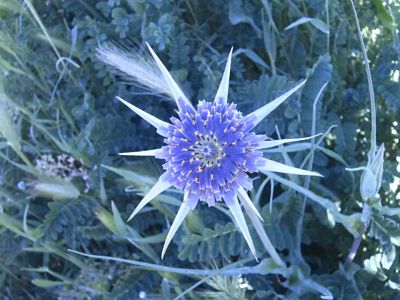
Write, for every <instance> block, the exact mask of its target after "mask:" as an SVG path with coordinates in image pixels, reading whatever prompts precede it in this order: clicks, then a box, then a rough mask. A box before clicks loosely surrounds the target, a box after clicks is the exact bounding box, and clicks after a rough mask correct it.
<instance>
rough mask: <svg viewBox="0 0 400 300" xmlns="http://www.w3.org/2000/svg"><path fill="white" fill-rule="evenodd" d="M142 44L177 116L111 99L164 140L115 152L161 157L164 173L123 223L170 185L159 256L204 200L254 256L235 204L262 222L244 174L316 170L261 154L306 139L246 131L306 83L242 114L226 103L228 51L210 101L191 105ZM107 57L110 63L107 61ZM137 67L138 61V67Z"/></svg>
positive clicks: (109, 53) (105, 54)
mask: <svg viewBox="0 0 400 300" xmlns="http://www.w3.org/2000/svg"><path fill="white" fill-rule="evenodd" d="M147 46H148V48H149V50H150V53H151V55H152V56H153V58H154V61H155V64H156V65H157V67H158V68H159V71H160V73H161V74H162V79H163V80H164V82H165V83H164V84H163V86H167V87H168V88H159V89H158V91H160V90H161V91H165V94H167V95H170V96H171V97H172V98H173V99H174V100H175V102H176V104H177V106H178V117H172V118H171V119H170V120H171V123H167V122H164V121H162V120H160V119H158V118H156V117H154V116H152V115H150V114H148V113H146V112H145V111H143V110H141V109H140V108H138V107H136V106H134V105H133V104H131V103H128V102H127V101H125V100H123V99H121V98H120V97H117V98H118V99H119V100H120V101H121V102H122V103H124V104H125V105H126V106H128V107H129V108H130V109H131V110H133V111H134V112H135V113H137V114H138V115H139V116H141V117H142V118H143V119H145V120H146V121H147V122H149V123H150V124H151V125H153V126H154V127H155V128H156V129H157V133H158V134H159V135H161V136H162V137H164V142H165V146H163V147H162V148H160V149H152V150H146V151H139V152H128V153H120V154H121V155H132V156H153V157H155V158H158V159H162V160H165V163H164V164H163V168H164V170H165V172H164V173H163V174H162V175H161V176H160V178H159V180H158V182H157V183H156V184H155V185H154V186H153V187H152V188H151V189H150V190H149V192H148V193H147V194H146V195H145V197H144V198H143V199H142V200H141V202H140V203H139V205H138V206H137V207H136V209H135V210H134V211H133V213H132V214H131V216H130V217H129V219H128V221H129V220H131V219H132V218H133V217H134V216H135V215H136V214H137V213H138V212H139V211H140V210H141V209H142V208H143V207H144V206H145V205H147V204H148V203H149V202H150V201H151V200H152V199H153V198H155V197H156V196H157V195H159V194H160V193H162V192H164V191H165V190H167V189H168V188H170V187H175V188H177V189H179V190H181V191H183V193H184V198H183V202H182V204H181V206H180V208H179V211H178V213H177V215H176V217H175V220H174V221H173V223H172V225H171V228H170V229H169V232H168V234H167V237H166V240H165V243H164V247H163V250H162V255H161V257H163V256H164V254H165V251H166V249H167V247H168V245H169V243H170V242H171V240H172V238H173V236H174V235H175V233H176V231H177V230H178V228H179V227H180V225H181V224H182V222H183V220H184V219H185V217H186V215H187V214H188V213H189V212H190V210H191V209H194V208H195V207H196V205H197V204H198V202H199V201H201V202H206V203H207V204H208V205H209V206H213V205H214V204H215V203H216V202H221V201H223V202H225V204H226V205H227V207H228V208H229V210H230V212H231V214H232V216H233V218H234V220H235V222H236V225H237V226H238V228H239V229H240V231H241V232H242V233H243V235H244V238H245V240H246V242H247V244H248V246H249V248H250V250H251V252H252V253H253V254H254V256H255V255H256V254H255V248H254V244H253V241H252V238H251V236H250V233H249V229H248V227H247V224H246V221H245V218H244V215H243V212H242V210H241V205H240V203H239V201H240V202H241V203H242V204H243V205H244V206H245V208H246V210H251V215H253V216H254V215H255V216H257V217H259V218H260V219H261V220H262V218H261V216H260V214H259V213H258V211H257V209H256V207H255V206H254V204H253V203H252V201H251V199H250V197H249V196H248V195H247V191H248V190H251V189H252V181H251V179H250V177H249V174H250V173H255V172H258V171H259V170H264V171H271V172H281V173H289V174H297V175H313V176H320V174H318V173H316V172H311V171H307V170H302V169H298V168H295V167H291V166H287V165H284V164H281V163H278V162H275V161H272V160H269V159H267V158H264V157H263V153H262V149H265V148H270V147H275V146H278V145H282V144H285V143H288V142H295V141H299V140H305V139H307V138H299V139H286V140H285V139H283V140H277V141H266V136H265V135H259V134H255V133H254V132H253V131H252V130H253V129H254V128H255V127H256V126H257V125H258V124H259V123H260V122H261V121H262V120H263V119H264V118H265V117H266V116H267V115H268V114H270V113H271V112H272V111H273V110H274V109H275V108H277V107H278V106H279V105H280V104H281V103H283V102H284V101H285V100H286V99H287V98H288V97H289V96H290V95H292V94H293V93H295V92H296V91H297V90H299V89H300V88H301V87H302V86H303V85H304V83H305V82H306V81H305V80H304V81H302V82H301V83H300V84H298V85H297V86H295V87H294V88H292V89H291V90H289V91H288V92H286V93H284V94H283V95H281V96H280V97H278V98H276V99H275V100H273V101H271V102H270V103H268V104H266V105H265V106H263V107H261V108H259V109H257V110H256V111H254V112H252V113H250V114H248V115H243V114H242V113H241V112H239V111H238V110H237V108H236V105H235V104H232V103H228V102H227V100H228V89H229V75H230V67H231V59H232V50H231V52H230V53H229V56H228V59H227V63H226V67H225V71H224V73H223V76H222V80H221V83H220V85H219V88H218V91H217V94H216V96H215V99H214V101H212V102H206V101H200V102H199V103H198V105H197V107H194V106H193V105H192V104H191V102H190V101H189V100H188V99H187V97H186V96H185V94H184V93H183V92H182V90H181V89H180V88H179V86H178V85H177V83H176V82H175V81H174V79H173V78H172V76H171V74H170V73H169V72H168V71H167V69H166V68H165V66H164V65H163V64H162V62H161V61H160V59H159V58H158V57H157V55H156V54H155V52H154V51H153V50H152V48H151V47H150V46H149V45H147ZM109 49H110V48H103V49H100V50H99V53H100V58H101V59H102V60H103V61H105V62H107V63H109V64H110V63H111V64H112V65H114V67H117V68H120V69H121V70H124V69H126V67H124V66H123V65H121V64H120V62H121V61H123V59H122V60H121V59H120V58H118V56H116V54H115V53H114V52H113V50H112V49H113V48H112V49H111V50H109ZM116 57H117V58H118V59H117V58H116ZM113 61H114V62H116V63H114V64H113ZM143 62H145V63H143ZM130 63H131V64H132V63H133V62H130ZM140 65H143V68H141V66H140ZM145 67H146V68H149V69H150V70H151V74H152V75H151V74H150V75H149V76H155V75H154V74H156V72H155V71H154V67H152V66H151V65H150V63H149V62H148V61H147V60H144V59H141V60H140V61H139V62H138V64H137V65H135V69H140V70H141V71H140V73H141V74H143V73H145V72H146V69H144V68H145ZM128 75H131V76H133V77H134V78H135V80H137V81H139V82H141V83H142V84H144V85H146V86H147V87H149V88H152V86H151V84H150V83H148V82H149V79H148V77H149V76H145V77H146V78H145V79H143V80H141V78H140V77H139V76H137V75H134V74H133V75H132V74H128ZM157 81H160V80H159V79H158V80H157ZM311 138H312V137H311ZM249 215H250V214H249Z"/></svg>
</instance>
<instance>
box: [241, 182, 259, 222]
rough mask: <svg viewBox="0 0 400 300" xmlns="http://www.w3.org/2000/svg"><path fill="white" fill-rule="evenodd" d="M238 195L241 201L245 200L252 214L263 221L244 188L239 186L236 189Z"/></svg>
mask: <svg viewBox="0 0 400 300" xmlns="http://www.w3.org/2000/svg"><path fill="white" fill-rule="evenodd" d="M238 196H239V199H240V200H241V201H243V202H246V203H247V205H248V207H249V208H250V209H251V210H252V211H253V212H254V214H255V215H256V216H257V217H258V218H259V219H260V220H261V221H262V222H264V219H263V217H262V216H261V214H260V212H259V211H258V210H257V208H256V207H255V206H254V203H253V201H251V199H250V197H249V195H247V192H246V191H245V190H244V188H242V187H241V188H239V189H238Z"/></svg>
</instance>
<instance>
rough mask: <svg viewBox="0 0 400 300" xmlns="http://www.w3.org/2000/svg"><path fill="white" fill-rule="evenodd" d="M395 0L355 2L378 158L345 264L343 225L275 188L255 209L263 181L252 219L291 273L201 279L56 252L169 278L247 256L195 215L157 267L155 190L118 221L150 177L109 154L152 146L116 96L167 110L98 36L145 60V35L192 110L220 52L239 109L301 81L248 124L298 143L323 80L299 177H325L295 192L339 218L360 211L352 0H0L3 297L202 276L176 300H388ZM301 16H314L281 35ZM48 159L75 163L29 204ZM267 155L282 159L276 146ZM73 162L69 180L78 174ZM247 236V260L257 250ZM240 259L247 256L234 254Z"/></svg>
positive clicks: (159, 230) (159, 237)
mask: <svg viewBox="0 0 400 300" xmlns="http://www.w3.org/2000/svg"><path fill="white" fill-rule="evenodd" d="M396 2H397V1H384V0H358V1H356V3H355V4H356V7H357V9H358V15H359V18H360V24H361V26H362V30H363V37H364V39H365V41H366V44H367V48H368V54H369V58H370V63H371V68H372V75H373V80H374V87H375V92H376V98H377V106H378V119H377V127H378V144H380V143H385V148H386V153H385V173H384V180H383V184H382V188H381V190H380V199H378V200H377V204H376V206H374V208H373V213H372V220H371V225H370V227H369V228H368V230H367V233H366V234H365V236H364V238H363V240H362V243H361V247H360V249H359V251H358V253H357V256H356V258H355V261H354V263H353V264H351V265H350V266H346V267H344V266H343V262H344V260H345V258H346V256H347V254H348V251H349V249H350V247H351V244H352V242H353V236H352V235H351V234H350V233H349V232H348V230H346V229H345V227H344V226H342V225H341V224H336V225H334V224H333V222H332V220H331V218H329V214H327V213H326V210H325V209H323V208H321V206H318V205H317V204H315V203H312V202H311V201H307V202H306V203H307V205H306V207H305V209H304V206H303V205H304V203H305V202H304V201H305V198H304V197H303V196H302V195H300V194H297V193H295V192H293V191H291V190H290V189H288V188H286V187H284V186H280V185H279V184H275V189H274V196H275V198H274V200H273V205H272V211H270V208H269V204H270V203H269V197H270V196H269V193H270V184H269V183H268V184H267V185H266V186H265V187H264V186H263V184H262V183H263V182H264V180H265V177H263V176H261V175H260V176H258V177H255V181H254V183H255V190H254V193H253V194H252V197H253V199H254V201H255V202H256V204H257V205H258V206H259V208H260V209H262V215H263V216H264V219H265V223H264V225H265V229H266V231H267V233H268V234H269V235H270V238H271V240H272V242H273V244H274V245H275V247H276V248H277V249H278V250H279V253H280V254H281V256H282V257H283V258H284V259H285V261H287V262H288V263H289V264H290V265H291V266H292V267H293V270H298V271H297V273H295V272H293V273H291V275H290V276H289V278H284V277H282V276H278V275H263V274H262V272H261V271H260V272H258V274H252V275H243V276H230V277H223V276H217V277H211V278H210V277H204V276H183V275H178V274H174V273H166V272H161V271H160V270H157V269H156V270H143V269H140V268H137V267H134V266H130V265H126V264H121V263H115V262H105V261H98V260H94V259H89V258H84V257H81V256H77V255H75V254H72V253H69V252H68V251H67V249H69V248H70V249H76V250H81V251H83V252H88V253H97V254H103V255H109V256H114V257H121V258H127V259H134V260H138V261H147V262H152V263H155V264H163V265H168V266H173V267H181V268H185V269H214V268H223V267H226V266H231V265H233V264H234V263H235V262H237V261H241V260H242V259H247V258H249V257H250V256H251V255H249V251H248V249H247V246H246V245H245V243H244V241H243V238H242V236H241V235H240V234H239V233H238V232H237V230H236V228H235V226H234V225H233V223H232V221H231V220H230V219H229V217H227V216H226V215H225V214H224V213H222V212H221V210H218V209H215V208H211V209H210V208H208V207H207V206H205V205H202V206H201V208H200V209H196V211H195V212H194V213H193V214H192V215H191V216H190V217H189V218H188V220H187V221H186V222H185V225H184V226H183V229H181V230H180V231H179V232H178V234H177V236H176V237H175V238H174V241H173V243H172V245H171V246H170V249H169V250H168V252H167V255H166V258H165V259H164V260H163V261H162V262H161V261H160V260H159V253H160V249H161V246H162V242H163V240H164V237H165V230H166V229H167V228H168V224H169V223H170V222H171V220H172V218H173V216H174V215H175V212H176V210H177V206H176V205H177V203H179V202H178V201H180V199H181V195H180V194H179V193H177V192H174V191H170V192H169V193H167V194H166V195H164V196H160V197H158V198H157V201H154V203H153V205H150V206H149V207H148V209H146V210H144V211H143V213H141V214H140V215H138V216H137V218H136V219H135V220H134V221H133V222H131V223H130V224H124V223H123V222H122V221H121V219H119V217H120V216H122V219H123V220H126V218H127V217H128V215H129V214H130V212H131V211H132V210H133V208H134V206H135V204H137V203H138V201H139V200H140V195H138V194H137V193H139V194H140V193H144V192H145V191H146V190H148V189H149V187H150V186H151V184H152V183H154V182H155V180H156V178H157V177H158V175H159V174H160V172H161V168H160V164H159V162H158V161H155V160H150V159H149V160H143V159H125V158H121V157H119V156H117V153H118V152H123V151H133V150H141V149H151V148H154V147H157V146H160V145H161V143H162V141H161V139H159V138H158V137H157V135H155V134H154V133H153V130H152V128H151V127H150V126H149V125H148V124H146V123H145V122H144V121H142V120H141V119H140V118H139V117H137V116H135V115H134V114H133V113H132V112H130V111H128V110H127V109H126V108H125V107H123V106H122V105H121V104H120V103H118V102H117V101H115V96H117V95H118V96H121V97H123V98H125V99H128V100H129V101H132V102H133V103H135V104H136V105H138V106H139V107H141V108H142V109H145V110H147V111H148V112H150V113H152V114H154V115H156V116H158V117H160V118H163V119H164V120H166V119H167V118H168V117H169V116H170V115H171V112H172V111H173V110H174V106H173V104H172V103H171V102H170V101H169V100H168V99H165V98H163V97H162V96H160V95H153V94H151V93H149V92H148V91H146V90H143V89H141V88H139V87H137V86H135V85H132V84H129V82H127V80H126V78H123V77H121V76H118V75H113V73H111V72H110V70H109V69H108V68H107V67H106V66H105V65H104V64H103V63H101V62H100V61H99V60H98V59H97V58H96V57H95V51H96V47H97V46H98V45H100V44H101V43H103V42H106V41H113V42H118V43H122V44H124V45H127V46H135V47H137V48H139V49H141V50H143V51H144V52H145V48H144V46H143V45H144V43H143V41H148V42H149V43H150V44H151V45H152V46H153V47H154V48H155V49H156V52H157V53H158V54H159V55H160V57H161V58H162V60H163V61H164V63H165V64H166V65H167V66H168V69H169V70H171V71H172V73H173V75H174V77H175V78H176V79H177V80H178V81H179V82H180V83H181V85H182V87H183V89H184V90H185V91H186V93H187V94H188V96H190V98H191V99H193V101H197V100H198V99H212V98H213V95H214V93H215V91H216V89H217V84H218V82H219V79H220V77H221V75H222V70H223V66H224V63H225V59H226V55H227V53H228V51H229V49H230V47H231V46H233V47H234V59H233V65H232V75H231V78H232V84H231V92H230V99H231V101H234V102H236V103H237V104H238V106H239V109H241V110H242V111H243V112H244V113H247V112H250V111H252V110H254V109H255V108H257V107H260V106H261V105H262V104H265V103H267V102H268V101H270V100H272V99H273V98H274V97H276V96H278V95H280V94H281V93H282V92H284V91H286V90H287V89H288V87H290V86H291V85H293V84H294V82H296V81H298V80H300V79H301V78H304V77H306V76H307V77H308V78H309V80H308V82H307V84H306V86H305V87H304V89H303V92H302V93H301V95H300V94H298V95H297V96H293V97H291V99H290V100H289V101H287V102H286V103H285V104H283V105H282V106H281V107H280V108H279V109H278V110H277V111H276V112H274V113H273V115H272V116H271V117H270V118H269V119H268V120H266V121H265V122H263V123H262V124H261V125H260V126H259V127H258V129H259V130H260V131H262V132H265V131H266V132H267V134H268V135H270V136H272V137H274V138H277V136H276V133H275V125H277V126H278V128H279V132H280V134H281V135H282V137H285V138H289V137H297V136H305V135H309V134H310V132H311V123H312V115H313V111H312V109H313V102H314V98H315V97H316V94H317V92H318V90H319V89H320V88H321V87H322V86H323V84H324V83H326V82H327V81H329V85H328V88H327V89H326V92H325V93H324V95H323V99H322V100H321V101H320V102H319V104H318V106H317V111H316V113H317V118H316V125H317V128H316V129H317V132H326V131H327V130H328V128H329V127H330V126H332V125H336V127H335V128H334V129H332V130H331V131H330V133H329V134H328V136H327V138H326V139H325V140H324V142H323V143H322V144H321V145H320V146H321V147H323V148H322V150H323V151H321V149H319V150H318V149H317V150H316V151H315V153H314V165H313V169H314V170H317V171H319V172H321V173H322V174H324V176H325V177H324V178H323V179H312V181H311V184H310V187H309V188H310V190H312V191H314V192H315V193H317V194H319V195H320V196H323V197H325V198H328V199H330V200H331V201H333V202H334V203H335V204H336V206H337V207H338V208H339V209H340V211H341V212H342V213H343V214H345V215H352V214H354V213H358V212H360V211H361V205H362V204H361V203H362V200H361V197H360V194H359V187H358V186H359V174H358V173H355V175H354V176H352V175H351V174H350V173H349V172H346V171H345V167H346V166H352V167H358V166H360V165H365V164H366V160H367V156H366V155H367V152H368V149H369V130H370V116H369V109H368V107H369V97H368V87H367V84H366V75H365V66H364V64H363V57H362V54H361V48H360V44H359V40H358V38H357V31H356V27H355V19H354V16H353V14H352V11H351V6H350V1H339V0H331V1H323V0H285V1H276V0H272V1H267V0H262V1H256V0H251V1H241V0H230V1H220V0H216V1H212V3H211V2H208V1H194V0H178V1H167V0H165V1H162V0H149V1H144V0H108V1H95V0H85V1H83V0H53V1H50V0H49V1H39V0H38V1H32V0H25V1H20V0H6V1H1V3H0V70H1V75H0V98H1V102H0V104H1V106H0V108H1V113H2V115H1V119H2V121H0V127H1V128H0V132H1V134H2V138H1V140H0V208H1V214H0V260H1V264H0V270H1V271H0V289H1V294H2V295H3V296H2V297H3V299H137V298H139V297H143V296H146V297H148V298H150V299H174V298H175V297H177V296H179V295H182V293H183V292H184V291H185V290H186V289H188V288H190V287H191V286H192V285H193V284H195V283H196V282H199V281H200V280H203V281H202V282H201V284H200V285H199V286H196V287H195V288H192V289H190V290H189V291H188V293H186V294H185V295H182V298H185V299H199V298H203V299H216V298H219V299H318V298H319V295H318V293H317V292H316V291H315V290H313V289H312V288H310V287H309V286H307V282H310V281H307V280H311V281H312V282H314V283H318V284H320V285H321V286H324V287H325V288H327V289H328V290H330V292H331V293H332V294H333V295H334V297H335V299H398V298H397V297H398V294H399V290H400V278H399V268H400V267H399V264H398V255H397V256H396V254H398V253H399V249H398V248H397V246H400V227H399V226H400V225H399V221H400V220H399V215H400V212H399V211H400V209H398V208H396V206H399V203H398V202H399V185H398V184H397V185H396V184H395V183H393V182H396V181H395V177H394V176H396V174H397V176H398V173H397V171H396V168H397V167H398V164H399V162H398V159H399V158H398V157H399V156H400V154H399V145H398V144H399V129H398V128H399V127H398V122H399V116H400V115H399V111H400V100H399V99H400V85H399V71H400V70H399V59H400V39H399V38H400V36H399V30H398V27H397V24H400V10H399V8H400V7H399V3H398V2H397V3H396ZM302 17H311V18H315V19H314V21H313V22H309V23H306V24H303V25H300V26H296V27H294V28H291V29H288V30H285V28H286V27H287V26H288V25H290V24H291V23H293V22H294V21H296V20H298V19H300V18H302ZM316 20H319V21H316ZM327 30H329V32H327ZM7 120H8V121H7ZM306 146H307V145H306ZM306 146H305V147H306ZM304 150H305V151H300V152H297V153H289V156H290V158H291V160H292V161H293V164H294V165H296V166H299V165H301V163H302V162H304V161H305V160H304V159H305V157H306V155H307V154H308V152H309V150H308V149H307V147H306V149H304ZM46 154H52V155H53V156H57V155H62V154H67V155H69V156H71V157H73V158H74V159H75V160H76V162H75V163H74V165H73V166H71V165H69V166H68V167H67V169H68V170H67V171H66V172H68V174H69V175H71V173H73V174H75V175H76V176H72V177H73V178H72V181H70V182H69V183H66V180H62V181H58V182H57V184H58V185H57V186H54V187H53V189H52V190H51V191H50V192H48V193H46V194H43V193H41V192H40V191H39V189H40V187H41V186H40V184H43V183H48V182H49V178H48V176H53V175H54V173H51V171H50V169H51V166H50V167H49V166H47V167H46V169H45V171H44V172H39V171H38V170H37V169H35V168H32V165H35V164H36V163H35V162H36V161H37V160H40V159H41V158H43V155H46ZM270 155H271V156H272V157H274V158H275V159H278V160H282V159H283V158H282V156H281V155H280V154H276V153H271V154H270ZM80 163H81V164H83V168H84V170H85V172H80V173H79V172H76V168H78V167H79V164H80ZM31 164H32V165H31ZM103 166H111V167H114V168H115V169H110V168H105V167H103ZM53 167H54V166H53ZM127 170H129V172H127ZM74 172H75V173H74ZM116 173H117V174H116ZM120 175H122V177H121V176H120ZM53 177H54V176H53ZM66 177H68V175H65V174H64V179H65V178H66ZM295 180H297V182H298V183H299V184H302V185H303V184H306V183H304V182H302V179H300V178H297V179H295ZM397 180H398V179H397ZM397 182H398V181H397ZM85 184H87V185H88V186H89V191H88V192H85ZM65 193H67V194H65ZM112 203H114V206H112ZM349 220H350V219H349ZM301 224H302V226H301ZM356 225H357V224H356V223H354V224H350V225H349V226H350V227H351V226H356ZM352 228H356V227H352ZM256 243H257V244H256V247H257V251H258V252H259V253H260V255H261V256H263V257H268V256H267V254H266V253H263V249H262V247H261V244H260V242H259V241H256ZM245 264H246V265H247V266H253V265H255V262H254V261H253V260H249V259H248V260H247V262H245ZM296 274H297V275H296ZM144 293H145V294H144Z"/></svg>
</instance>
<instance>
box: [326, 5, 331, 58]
mask: <svg viewBox="0 0 400 300" xmlns="http://www.w3.org/2000/svg"><path fill="white" fill-rule="evenodd" d="M325 11H326V25H327V26H328V33H327V34H326V53H328V55H329V48H330V28H329V23H330V20H329V0H325Z"/></svg>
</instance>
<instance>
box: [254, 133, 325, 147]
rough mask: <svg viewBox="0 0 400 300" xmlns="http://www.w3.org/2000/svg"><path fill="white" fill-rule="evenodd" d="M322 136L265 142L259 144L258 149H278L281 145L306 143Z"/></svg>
mask: <svg viewBox="0 0 400 300" xmlns="http://www.w3.org/2000/svg"><path fill="white" fill-rule="evenodd" d="M321 134H322V133H319V134H316V135H313V136H308V137H304V138H294V139H282V140H276V141H263V142H261V143H259V144H258V146H257V147H256V149H266V148H272V147H276V146H279V145H283V144H286V143H293V142H300V141H305V140H309V139H313V138H315V137H317V136H320V135H321Z"/></svg>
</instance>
